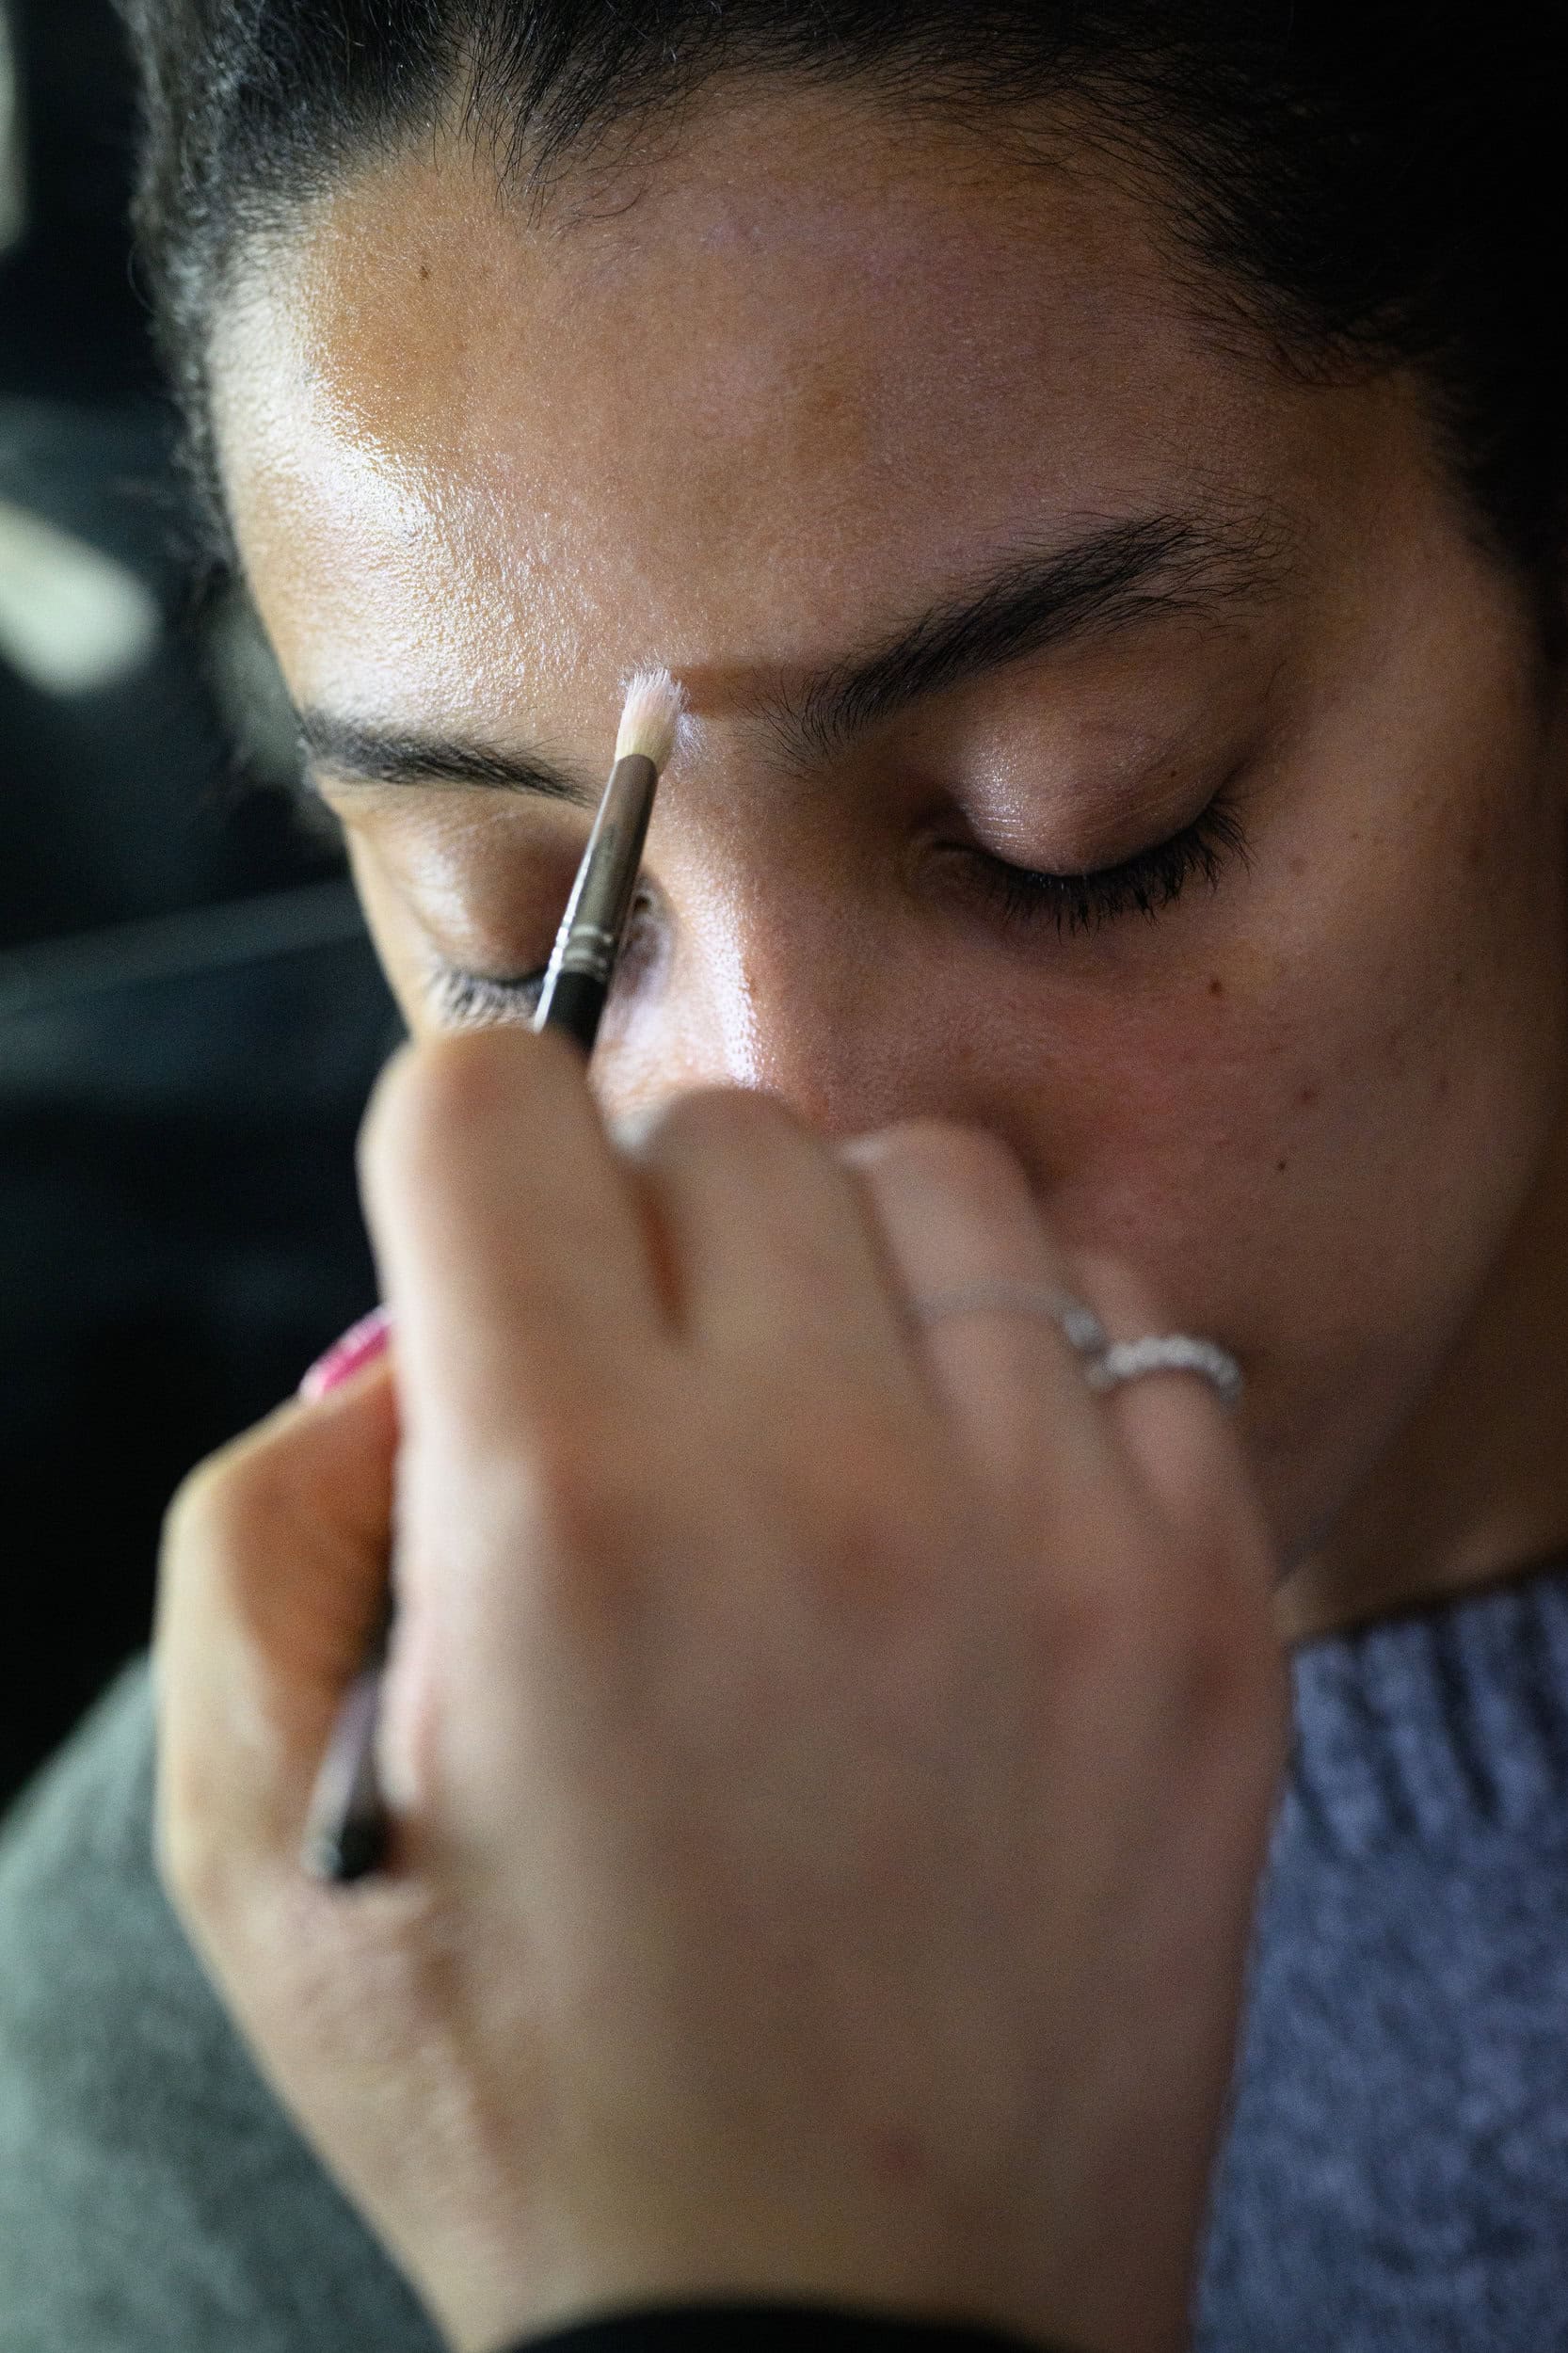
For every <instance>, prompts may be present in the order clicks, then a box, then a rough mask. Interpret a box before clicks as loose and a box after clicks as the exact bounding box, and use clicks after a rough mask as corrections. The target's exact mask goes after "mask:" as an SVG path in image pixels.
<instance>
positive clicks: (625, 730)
mask: <svg viewBox="0 0 1568 2353" xmlns="http://www.w3.org/2000/svg"><path fill="white" fill-rule="evenodd" d="M683 699H684V698H683V696H682V695H681V692H680V687H679V686H678V685H677V683H676V681H675V680H673V679H672V678H671V676H670V674H669V672H668V671H667V670H643V671H640V672H639V673H638V675H637V676H636V677H635V678H634V679H633V680H632V682H631V684H630V686H629V687H628V688H627V691H626V701H625V704H624V706H623V708H622V711H621V720H620V733H619V735H618V737H617V738H616V761H615V766H614V767H613V768H612V769H611V771H610V781H609V783H608V784H607V785H606V786H605V788H604V797H603V799H602V800H601V801H600V805H599V814H598V815H597V816H596V818H595V819H594V826H593V831H592V833H590V834H589V836H588V846H587V848H586V849H585V850H584V853H583V861H582V864H581V865H580V866H579V867H578V870H577V879H576V881H575V882H574V883H573V884H572V888H571V896H570V898H569V899H568V901H567V911H566V914H565V915H564V916H563V917H562V919H561V928H560V930H559V931H558V932H557V934H556V936H555V946H554V949H553V951H552V955H551V959H550V963H549V965H548V967H547V968H546V971H545V977H544V984H543V987H542V988H541V990H540V994H539V1004H538V1010H537V1012H536V1014H535V1016H534V1023H533V1026H534V1028H535V1029H536V1030H565V1031H566V1032H567V1033H568V1035H569V1036H571V1037H574V1038H575V1039H576V1041H577V1043H578V1045H579V1046H580V1047H581V1048H582V1049H583V1052H584V1055H585V1056H586V1055H588V1054H591V1053H592V1051H593V1047H594V1040H595V1038H596V1037H597V1036H598V1034H599V1024H600V1016H601V1015H602V1013H603V1011H604V1005H605V1000H606V999H607V998H608V997H609V994H610V988H611V984H612V983H613V982H614V980H615V976H616V959H617V957H618V956H619V954H620V947H621V940H622V938H623V936H624V935H625V931H626V925H627V920H628V918H629V916H630V915H631V912H632V899H633V897H634V895H635V892H636V888H637V874H638V871H639V869H640V868H641V865H642V858H643V844H644V842H645V841H646V840H647V839H648V819H649V817H650V816H651V815H652V813H653V796H654V794H655V792H657V791H658V789H659V778H660V776H662V775H663V773H664V769H665V768H666V767H667V766H668V765H669V760H670V757H671V754H672V753H673V752H674V750H675V746H676V741H677V739H678V737H679V735H680V713H681V710H682V707H683ZM391 1632H392V1604H391V1601H390V1598H389V1601H388V1603H387V1606H386V1609H385V1610H384V1612H383V1614H382V1619H381V1623H380V1625H378V1627H377V1628H376V1637H375V1640H374V1641H373V1642H372V1644H371V1646H370V1649H369V1653H368V1655H367V1657H366V1659H365V1662H364V1665H363V1666H362V1667H361V1669H360V1673H358V1674H357V1675H356V1676H355V1678H354V1681H353V1682H352V1683H351V1684H350V1686H349V1688H348V1690H347V1691H346V1693H345V1694H344V1699H343V1703H342V1705H341V1706H340V1707H339V1710H338V1716H337V1721H336V1722H335V1723H334V1724H333V1727H332V1735H331V1738H330V1739H329V1740H328V1745H327V1753H326V1755H325V1756H324V1757H323V1758H322V1761H321V1766H320V1769H319V1770H318V1772H317V1774H316V1780H315V1786H314V1788H313V1790H312V1795H311V1804H310V1810H309V1813H308V1815H307V1817H306V1823H305V1839H304V1848H303V1852H302V1857H301V1859H302V1861H303V1863H304V1865H305V1868H306V1870H307V1871H309V1872H310V1873H311V1874H312V1877H313V1878H315V1879H321V1880H328V1881H332V1882H333V1883H334V1884H335V1885H337V1886H346V1885H347V1884H348V1883H349V1882H350V1881H353V1880H360V1879H364V1878H366V1877H367V1876H368V1875H369V1874H370V1873H371V1872H373V1871H376V1870H379V1868H380V1867H381V1865H382V1863H383V1861H384V1860H385V1857H386V1849H387V1834H388V1831H389V1828H390V1824H389V1821H388V1817H387V1809H386V1802H385V1800H384V1799H383V1797H382V1794H381V1788H380V1784H379V1781H378V1779H377V1776H376V1725H377V1721H378V1720H379V1716H380V1699H381V1670H382V1667H383V1665H384V1664H385V1661H386V1656H387V1643H388V1641H389V1639H390V1636H391Z"/></svg>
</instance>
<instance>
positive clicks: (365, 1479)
mask: <svg viewBox="0 0 1568 2353" xmlns="http://www.w3.org/2000/svg"><path fill="white" fill-rule="evenodd" d="M396 1455H397V1408H396V1395H395V1390H394V1387H393V1384H392V1374H391V1369H390V1366H389V1365H388V1363H387V1362H386V1360H385V1359H382V1360H381V1361H380V1362H377V1363H376V1364H374V1365H371V1366H370V1367H368V1368H367V1369H364V1370H362V1371H360V1373H358V1374H356V1375H355V1376H354V1377H353V1378H351V1379H349V1380H347V1381H345V1382H344V1384H343V1385H342V1386H340V1387H337V1388H335V1389H333V1390H332V1391H331V1392H330V1393H329V1394H328V1395H326V1396H322V1397H319V1398H317V1399H315V1400H314V1401H311V1402H307V1403H292V1404H289V1405H286V1406H283V1407H282V1408H280V1411H279V1412H277V1413H275V1414H273V1415H271V1416H270V1417H268V1418H267V1420H265V1421H264V1422H262V1423H261V1424H260V1425H259V1427H258V1428H256V1429H255V1430H253V1431H251V1432H249V1433H248V1434H247V1435H246V1436H245V1437H243V1438H240V1439H237V1440H236V1441H235V1442H234V1443H233V1445H232V1446H230V1447H226V1448H225V1449H223V1450H222V1451H221V1452H220V1453H218V1454H216V1455H214V1456H213V1457H212V1458H211V1459H210V1460H209V1461H208V1462H207V1463H205V1464H203V1465H201V1467H200V1469H199V1470H197V1471H196V1472H195V1473H193V1475H192V1476H191V1478H190V1479H189V1480H187V1481H186V1482H185V1484H184V1487H183V1488H182V1489H181V1491H180V1493H179V1495H178V1496H177V1497H175V1500H174V1503H173V1505H172V1506H171V1507H170V1511H169V1513H168V1521H167V1523H166V1527H165V1534H164V1544H163V1551H162V1558H161V1561H160V1567H159V1578H158V1606H157V1617H156V1626H155V1633H154V1640H153V1674H154V1684H155V1689H156V1693H157V1709H158V1807H157V1838H158V1854H159V1865H160V1869H161V1870H162V1872H163V1876H164V1880H165V1883H166V1885H167V1886H168V1889H169V1893H170V1895H171V1896H172V1897H173V1898H174V1900H175V1902H176V1904H177V1905H178V1906H179V1908H180V1909H181V1910H182V1911H186V1912H188V1911H191V1910H194V1911H196V1912H198V1913H202V1912H206V1911H208V1910H210V1909H212V1908H213V1907H215V1906H216V1907H217V1908H218V1909H221V1908H222V1904H223V1896H224V1890H225V1888H226V1887H227V1888H232V1887H234V1886H236V1885H237V1884H239V1883H240V1882H242V1881H245V1880H246V1879H248V1878H249V1877H251V1876H252V1875H253V1874H254V1872H255V1870H256V1866H257V1865H258V1864H264V1863H268V1862H273V1863H276V1862H278V1861H284V1862H286V1864H287V1865H288V1867H289V1868H290V1869H291V1870H292V1869H293V1868H294V1867H295V1856H296V1849H297V1844H298V1838H299V1831H300V1825H301V1823H302V1822H303V1819H304V1816H305V1811H306V1807H307V1804H308V1802H309V1798H310V1792H311V1785H312V1780H313V1778H314V1775H315V1772H316V1769H317V1767H318V1765H319V1764H320V1761H321V1755H322V1752H323V1750H324V1748H325V1746H326V1743H327V1740H328V1733H329V1730H330V1726H331V1722H332V1719H333V1716H334V1713H335V1711H336V1709H337V1706H338V1705H339V1702H340V1700H341V1698H342V1696H343V1693H344V1689H346V1687H347V1685H348V1684H349V1682H350V1681H351V1680H352V1678H353V1677H354V1675H355V1673H357V1672H358V1670H359V1668H360V1664H361V1663H362V1660H363V1657H364V1653H365V1649H366V1645H367V1644H368V1642H369V1641H370V1640H371V1639H372V1636H373V1634H374V1632H375V1630H376V1626H377V1625H378V1624H379V1621H380V1618H381V1613H382V1610H383V1608H384V1604H385V1595H386V1584H387V1562H388V1554H389V1547H390V1544H391V1525H392V1484H393V1474H394V1468H395V1463H396Z"/></svg>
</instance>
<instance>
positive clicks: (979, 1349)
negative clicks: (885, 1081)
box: [842, 1121, 1112, 1532]
mask: <svg viewBox="0 0 1568 2353" xmlns="http://www.w3.org/2000/svg"><path fill="white" fill-rule="evenodd" d="M842 1151H843V1155H844V1158H845V1160H846V1161H847V1163H848V1165H849V1166H851V1167H852V1168H853V1169H854V1170H855V1171H856V1175H857V1177H858V1178H859V1180H860V1181H861V1182H862V1183H863V1184H864V1185H865V1187H866V1188H867V1191H868V1194H869V1196H870V1198H871V1200H872V1204H873V1206H874V1209H875V1213H876V1216H877V1219H878V1222H879V1225H880V1227H881V1231H882V1233H883V1235H884V1237H885V1239H886V1242H887V1246H888V1255H889V1257H890V1260H891V1263H892V1265H893V1266H894V1268H895V1270H896V1273H897V1279H898V1281H899V1284H900V1286H901V1289H902V1291H903V1293H904V1296H905V1298H906V1299H907V1300H908V1301H909V1302H911V1303H916V1302H919V1301H920V1300H921V1299H925V1298H936V1297H937V1296H939V1295H940V1294H943V1293H948V1292H952V1291H958V1290H966V1289H968V1288H970V1287H971V1286H974V1285H991V1284H997V1285H1019V1286H1025V1287H1028V1288H1031V1289H1034V1288H1041V1289H1060V1288H1062V1287H1063V1284H1064V1266H1063V1262H1062V1258H1061V1256H1060V1254H1059V1252H1058V1251H1057V1250H1056V1248H1055V1247H1054V1245H1053V1243H1052V1242H1051V1240H1050V1238H1049V1235H1048V1232H1047V1230H1046V1226H1045V1224H1044V1221H1043V1219H1042V1217H1041V1215H1040V1212H1039V1209H1038V1207H1037V1205H1036V1203H1035V1201H1034V1198H1033V1195H1032V1192H1031V1190H1030V1186H1029V1181H1028V1178H1027V1177H1026V1176H1025V1174H1024V1171H1023V1168H1022V1166H1021V1164H1020V1163H1019V1161H1018V1160H1016V1157H1015V1156H1014V1154H1013V1153H1012V1152H1010V1151H1009V1150H1008V1148H1007V1146H1006V1145H1005V1144H1002V1143H1001V1142H1000V1139H998V1138H996V1137H994V1136H990V1135H987V1134H984V1133H983V1132H982V1131H981V1130H979V1129H975V1128H959V1127H950V1126H946V1125H944V1124H942V1123H940V1122H936V1121H920V1122H914V1123H910V1124H909V1125H907V1126H904V1127H901V1128H889V1129H887V1130H886V1131H884V1132H883V1133H882V1134H880V1135H877V1136H873V1137H869V1138H865V1139H859V1140H857V1141H856V1143H854V1144H848V1145H845V1146H843V1147H842ZM908 1344H909V1345H910V1347H911V1348H912V1350H913V1351H914V1353H915V1354H916V1355H917V1357H918V1359H919V1360H920V1363H921V1364H922V1365H923V1368H924V1369H925V1372H926V1375H927V1378H928V1380H929V1382H930V1383H931V1385H932V1386H933V1388H934V1390H935V1393H936V1396H937V1398H938V1399H939V1401H940V1402H941V1405H942V1408H943V1410H944V1412H945V1414H946V1415H947V1417H948V1418H949V1420H950V1422H951V1423H952V1426H953V1427H954V1429H955V1430H956V1431H957V1433H959V1435H960V1437H961V1439H962V1441H963V1443H964V1444H965V1446H966V1448H967V1449H968V1453H969V1455H970V1456H971V1458H972V1459H973V1460H974V1461H975V1463H976V1464H977V1465H979V1466H980V1467H981V1468H982V1470H983V1471H984V1474H985V1476H986V1478H987V1479H988V1481H989V1482H990V1484H991V1486H992V1488H993V1490H994V1492H995V1494H996V1495H997V1497H999V1499H1000V1500H1001V1501H1002V1502H1003V1503H1004V1504H1005V1505H1007V1506H1008V1507H1009V1508H1010V1509H1011V1510H1012V1512H1013V1513H1015V1514H1016V1516H1017V1517H1018V1519H1019V1520H1020V1521H1021V1523H1022V1526H1023V1528H1024V1529H1025V1530H1026V1531H1029V1530H1033V1531H1034V1532H1038V1514H1039V1513H1040V1512H1041V1510H1042V1509H1043V1508H1045V1507H1046V1506H1047V1505H1048V1503H1049V1502H1050V1500H1051V1499H1052V1498H1053V1497H1056V1498H1060V1497H1064V1496H1066V1495H1068V1494H1071V1493H1080V1492H1081V1482H1082V1480H1083V1478H1084V1477H1085V1476H1093V1477H1101V1476H1103V1475H1104V1474H1105V1473H1106V1471H1107V1470H1108V1468H1109V1465H1110V1463H1111V1459H1112V1458H1111V1453H1110V1449H1109V1446H1108V1443H1107V1439H1106V1434H1105V1431H1104V1429H1103V1426H1102V1424H1101V1421H1100V1418H1099V1416H1098V1412H1097V1408H1096V1401H1095V1400H1094V1399H1093V1398H1092V1397H1091V1396H1090V1395H1089V1392H1088V1390H1087V1389H1086V1388H1085V1386H1084V1383H1083V1377H1082V1370H1081V1367H1080V1363H1079V1359H1078V1357H1077V1356H1076V1355H1075V1353H1074V1352H1073V1349H1072V1348H1071V1346H1070V1345H1069V1343H1068V1341H1067V1339H1066V1337H1065V1336H1064V1333H1063V1331H1062V1329H1061V1327H1060V1324H1059V1323H1058V1322H1057V1321H1055V1320H1054V1319H1053V1318H1051V1317H1049V1316H1046V1315H1034V1314H1029V1313H1019V1312H1016V1311H1010V1310H1001V1309H997V1308H986V1309H982V1310H977V1311H974V1312H966V1313H964V1314H957V1315H944V1316H941V1317H939V1318H937V1319H936V1320H934V1321H931V1322H930V1323H928V1324H925V1325H923V1326H920V1327H913V1328H912V1332H911V1338H910V1341H909V1343H908Z"/></svg>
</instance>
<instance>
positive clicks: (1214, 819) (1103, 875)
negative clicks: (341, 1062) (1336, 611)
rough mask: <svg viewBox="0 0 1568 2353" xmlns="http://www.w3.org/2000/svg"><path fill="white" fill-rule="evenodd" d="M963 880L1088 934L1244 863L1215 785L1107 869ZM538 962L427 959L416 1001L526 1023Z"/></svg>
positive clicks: (982, 858)
mask: <svg viewBox="0 0 1568 2353" xmlns="http://www.w3.org/2000/svg"><path fill="white" fill-rule="evenodd" d="M958 855H959V856H961V857H962V858H963V859H964V862H965V865H966V869H967V872H968V883H969V887H970V888H972V889H973V890H974V892H975V893H976V895H977V896H978V897H980V898H981V899H982V900H983V901H984V903H985V904H986V905H987V907H988V908H989V909H990V910H991V911H992V912H993V913H995V914H996V915H998V916H999V917H1000V919H1001V920H1002V922H1003V924H1004V925H1006V926H1007V927H1009V928H1014V927H1020V928H1021V927H1028V926H1033V925H1037V924H1041V923H1044V924H1047V925H1048V926H1049V927H1050V928H1051V929H1052V930H1053V931H1055V932H1057V933H1058V934H1059V935H1061V936H1068V937H1070V936H1074V935H1075V934H1081V933H1085V932H1095V931H1098V930H1099V929H1100V928H1101V927H1102V926H1103V925H1104V924H1107V923H1112V922H1115V921H1116V920H1119V919H1120V918H1122V917H1124V916H1128V915H1142V916H1144V918H1145V919H1146V920H1150V921H1152V920H1154V919H1155V917H1156V916H1158V915H1160V914H1161V913H1162V912H1163V911H1164V910H1165V909H1166V908H1167V907H1171V906H1174V905H1175V904H1176V901H1177V900H1178V899H1179V898H1180V897H1181V894H1182V892H1183V891H1184V890H1185V889H1186V888H1187V887H1188V885H1189V884H1190V883H1192V882H1193V881H1198V882H1202V883H1203V884H1204V885H1205V886H1206V888H1208V889H1209V890H1214V889H1217V888H1218V887H1219V885H1220V882H1221V881H1222V879H1223V877H1224V873H1225V871H1226V869H1227V867H1228V866H1229V865H1230V864H1231V863H1232V861H1233V860H1234V861H1236V862H1239V863H1240V864H1241V865H1243V866H1245V865H1246V864H1247V862H1248V843H1247V836H1246V833H1245V831H1244V829H1243V827H1242V824H1241V821H1240V816H1239V815H1238V814H1237V811H1236V810H1235V808H1233V807H1232V806H1231V805H1230V803H1229V801H1228V800H1227V798H1226V795H1225V792H1224V791H1223V790H1222V791H1221V792H1217V793H1216V794H1215V796H1214V798H1213V799H1212V800H1211V801H1210V802H1209V804H1208V808H1205V809H1203V810H1202V811H1200V813H1199V814H1198V815H1197V816H1196V817H1195V818H1193V820H1192V823H1191V824H1187V825H1184V826H1183V827H1182V829H1181V831H1180V832H1179V833H1175V834H1172V835H1171V836H1170V837H1169V839H1168V840H1164V841H1160V842H1156V843H1155V845H1154V846H1153V848H1152V849H1147V850H1140V851H1139V852H1138V854H1137V856H1135V857H1128V858H1121V859H1118V860H1117V862H1116V863H1115V864H1114V865H1113V866H1100V867H1094V868H1091V869H1089V870H1087V871H1086V872H1081V873H1048V872H1041V871H1039V870H1037V869H1035V868H1033V867H1028V866H1015V865H1013V864H1011V863H1010V862H1009V861H1008V860H1007V859H1006V858H1000V857H995V856H992V855H991V853H990V852H989V851H986V850H977V849H972V848H966V849H963V850H962V851H960V852H959V853H958ZM649 904H650V902H649V901H648V899H647V898H646V897H641V898H639V900H638V902H637V904H636V906H635V908H634V909H633V913H632V923H631V924H629V926H628V933H627V944H628V946H630V943H631V937H632V931H633V930H634V929H635V927H636V925H637V924H638V923H639V922H640V921H641V920H643V919H644V918H645V917H646V915H647V912H648V906H649ZM545 971H546V967H545V966H544V965H540V966H539V967H538V968H537V969H536V970H535V971H532V972H524V973H520V974H519V975H517V976H516V977H515V978H514V977H509V976H508V977H505V978H497V977H496V976H495V975H493V974H490V973H486V972H471V971H465V970H463V969H461V968H459V967H457V966H456V965H449V964H444V963H435V964H433V965H432V967H431V968H430V971H429V974H428V977H427V979H426V983H425V995H426V1001H427V1002H428V1003H429V1005H430V1007H431V1009H432V1011H433V1012H434V1013H435V1014H436V1016H437V1017H438V1019H440V1021H442V1022H443V1023H445V1024H446V1025H447V1026H448V1027H450V1028H454V1029H465V1028H472V1027H474V1026H476V1025H479V1024H483V1023H488V1022H495V1021H532V1020H533V1018H534V1016H535V1015H536V1013H537V1011H538V1005H539V997H540V993H541V991H542V990H543V987H544V977H545Z"/></svg>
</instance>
